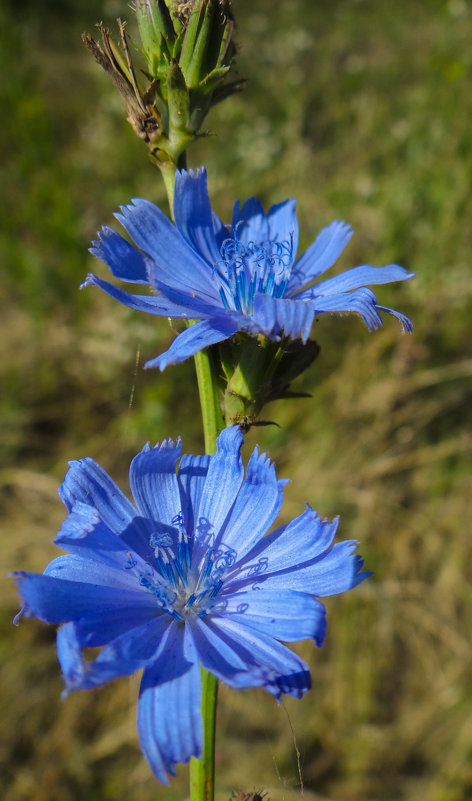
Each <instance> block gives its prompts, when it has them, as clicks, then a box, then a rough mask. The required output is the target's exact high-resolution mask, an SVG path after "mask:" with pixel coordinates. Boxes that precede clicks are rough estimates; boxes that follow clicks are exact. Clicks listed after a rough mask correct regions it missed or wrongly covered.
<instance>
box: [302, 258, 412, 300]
mask: <svg viewBox="0 0 472 801" xmlns="http://www.w3.org/2000/svg"><path fill="white" fill-rule="evenodd" d="M414 276H415V274H414V273H409V272H408V271H407V270H405V268H404V267H400V265H398V264H389V265H387V266H386V267H369V266H368V265H366V264H364V265H362V266H361V267H353V268H352V269H351V270H346V271H345V272H343V273H341V274H340V275H335V276H333V278H327V279H326V280H325V281H321V283H319V284H316V285H315V286H313V287H311V292H312V293H313V294H312V297H313V298H318V297H319V296H320V295H334V294H337V293H338V292H349V291H350V290H351V289H358V288H359V287H361V286H369V285H370V284H389V283H390V282H391V281H406V280H408V279H409V278H414ZM309 292H310V289H308V290H306V291H305V292H304V293H303V295H304V297H308V293H309ZM297 297H299V295H297Z"/></svg>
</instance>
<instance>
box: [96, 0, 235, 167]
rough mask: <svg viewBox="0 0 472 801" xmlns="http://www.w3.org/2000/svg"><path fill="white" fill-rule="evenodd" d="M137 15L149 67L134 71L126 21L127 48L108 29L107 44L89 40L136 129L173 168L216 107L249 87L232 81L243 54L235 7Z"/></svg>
mask: <svg viewBox="0 0 472 801" xmlns="http://www.w3.org/2000/svg"><path fill="white" fill-rule="evenodd" d="M132 8H133V11H134V13H135V15H136V21H137V25H138V30H139V35H140V39H141V48H140V53H141V56H142V58H143V59H144V65H143V67H140V66H139V65H138V66H136V67H135V65H134V61H135V58H134V57H133V58H132V57H131V54H130V51H129V47H128V42H127V37H126V34H125V26H124V24H123V23H122V22H121V20H118V25H119V30H120V40H121V41H120V43H119V44H115V42H113V40H112V39H111V36H110V33H109V31H108V30H106V28H104V27H103V25H99V26H98V28H99V30H100V33H101V36H102V44H101V45H100V44H98V43H97V42H95V41H94V40H93V39H92V38H91V37H90V36H87V35H86V34H84V36H83V39H84V42H85V44H86V45H87V47H88V48H89V50H91V52H92V53H93V55H94V56H95V58H96V60H97V61H98V63H99V64H100V65H101V66H102V67H103V69H104V70H105V71H106V72H107V74H108V75H109V76H110V78H111V79H112V81H113V83H114V84H115V86H116V87H117V89H118V91H119V92H120V94H121V96H122V98H123V100H124V102H125V105H126V108H127V111H128V120H129V122H130V123H131V125H132V126H133V129H134V130H135V132H136V133H137V135H138V136H139V137H140V138H141V139H143V140H144V141H145V142H146V144H147V146H148V148H149V151H150V153H151V156H152V158H153V159H154V160H155V162H156V163H157V164H158V166H160V167H161V166H163V165H165V168H166V169H167V168H168V166H169V163H170V164H174V166H177V165H179V164H181V163H182V154H183V153H184V152H185V150H186V148H187V147H188V145H189V144H190V142H191V141H192V140H194V139H195V138H196V137H197V136H198V135H199V132H200V129H201V126H202V123H203V121H204V119H205V116H206V115H207V113H208V111H209V110H210V108H211V107H212V106H213V105H215V103H217V102H219V101H220V100H222V99H223V98H224V97H228V96H229V95H231V94H233V93H234V92H236V91H239V90H240V89H241V88H242V82H237V81H236V82H234V81H233V82H232V83H228V82H227V81H226V78H227V75H228V73H229V71H230V68H231V63H232V59H233V57H234V53H235V48H234V46H233V45H232V41H231V37H232V31H233V20H232V16H231V10H230V2H229V0H134V4H133V6H132ZM200 135H201V134H200Z"/></svg>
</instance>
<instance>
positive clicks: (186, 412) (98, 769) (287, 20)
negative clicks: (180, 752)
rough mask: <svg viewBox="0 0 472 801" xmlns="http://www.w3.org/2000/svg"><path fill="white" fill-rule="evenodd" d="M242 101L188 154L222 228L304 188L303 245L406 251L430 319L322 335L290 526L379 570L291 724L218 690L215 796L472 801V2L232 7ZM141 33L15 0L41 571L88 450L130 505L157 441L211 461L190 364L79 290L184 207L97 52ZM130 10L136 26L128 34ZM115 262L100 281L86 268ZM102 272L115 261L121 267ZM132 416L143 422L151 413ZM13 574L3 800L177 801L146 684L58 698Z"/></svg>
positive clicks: (7, 287)
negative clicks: (172, 439) (322, 532)
mask: <svg viewBox="0 0 472 801" xmlns="http://www.w3.org/2000/svg"><path fill="white" fill-rule="evenodd" d="M235 7H236V12H237V15H238V37H239V41H240V44H241V47H240V53H239V58H238V65H239V72H240V74H241V75H242V76H245V77H248V78H249V83H248V87H247V89H246V91H245V92H244V93H243V94H241V95H240V96H237V97H236V98H233V99H232V100H231V101H229V102H228V103H227V104H226V105H225V104H223V105H221V106H220V107H218V108H217V109H215V111H214V113H213V116H212V117H211V118H210V120H209V126H210V128H211V132H212V135H211V136H210V137H208V138H207V139H205V140H202V141H201V142H200V143H198V144H197V145H196V146H195V147H194V150H193V152H191V154H190V160H191V163H192V164H193V165H194V166H196V165H198V164H199V163H201V162H204V163H205V164H206V165H207V167H208V170H209V176H210V190H211V194H212V197H213V199H214V204H215V206H216V208H217V209H218V211H219V212H220V213H221V214H222V216H223V217H225V218H226V219H228V218H229V215H230V210H231V206H232V203H233V200H234V199H235V198H236V197H241V198H245V197H246V196H248V195H249V194H255V195H258V196H260V197H262V198H263V200H264V202H265V203H266V204H270V203H272V202H278V201H280V200H283V199H285V198H286V197H288V196H290V195H292V194H293V195H296V196H297V198H298V209H299V215H300V222H301V234H302V245H303V246H305V245H307V244H308V243H309V242H310V241H311V240H312V239H313V237H314V235H315V234H316V232H317V231H318V230H319V229H320V228H321V227H322V226H323V225H325V224H327V223H328V222H330V221H331V220H332V219H334V218H341V219H346V220H348V221H349V222H351V224H352V225H353V226H354V228H355V231H356V236H355V238H354V240H353V241H352V242H351V244H350V245H349V247H348V249H347V251H346V253H345V254H344V255H343V257H342V259H341V260H340V264H339V269H341V268H342V267H348V266H352V265H354V264H357V263H363V262H364V261H369V262H370V263H374V264H385V263H388V262H390V261H397V262H399V263H401V264H404V265H405V266H406V267H408V268H409V269H412V270H414V271H415V272H416V273H417V278H416V279H415V280H414V281H413V282H409V283H408V284H405V285H403V286H400V285H399V286H393V287H382V288H381V289H380V290H379V295H380V297H381V302H382V303H384V304H386V305H393V306H395V307H396V308H399V309H401V310H403V311H406V312H408V313H410V315H411V316H412V317H413V319H414V321H415V332H414V334H413V336H412V337H403V336H402V335H401V333H400V330H399V327H398V326H397V325H396V323H395V321H393V320H390V319H387V320H386V324H385V327H384V328H383V329H382V331H380V332H376V333H375V334H371V335H369V334H368V333H367V332H366V330H365V328H364V327H363V325H362V324H361V323H360V322H359V321H358V320H356V319H353V318H328V317H324V318H321V320H320V322H319V323H318V325H317V328H316V332H315V333H316V337H317V339H318V341H319V343H320V345H321V347H322V353H321V356H320V358H319V360H318V362H317V363H315V365H314V366H313V368H312V369H311V370H310V372H309V373H308V374H307V375H306V376H304V377H303V379H301V381H300V382H299V388H300V389H302V390H304V391H307V392H310V393H312V395H313V397H312V399H309V400H302V401H298V402H296V403H289V402H281V403H279V404H278V405H274V406H273V407H272V408H269V409H268V410H267V413H266V417H267V418H268V419H274V420H276V421H277V422H278V423H279V424H280V428H275V427H268V428H266V429H262V428H257V429H253V430H252V431H251V432H250V433H249V435H248V449H249V448H252V447H253V445H254V444H255V442H260V443H261V444H262V445H263V446H264V447H267V448H268V449H269V450H270V453H271V456H272V457H273V458H275V459H276V461H277V465H278V471H279V474H280V475H285V476H290V477H291V478H292V483H291V484H290V485H289V487H288V488H287V491H286V504H285V507H284V510H283V514H284V516H285V517H286V518H288V517H289V516H291V515H295V514H298V513H299V512H300V510H301V508H302V504H303V502H304V501H309V502H310V503H311V504H312V505H314V506H315V507H316V508H318V509H319V510H320V511H321V512H322V513H323V514H324V515H335V514H338V513H339V514H341V535H342V536H343V537H344V538H351V537H354V538H358V539H359V540H360V542H361V552H362V553H363V555H365V557H366V560H367V564H368V567H369V568H370V569H372V570H374V577H373V578H371V579H370V580H369V582H367V583H366V584H364V585H362V586H361V587H360V588H359V589H358V590H356V591H355V592H354V593H351V594H350V595H347V596H345V597H340V598H335V599H330V600H329V603H328V607H329V627H328V638H327V642H326V645H325V646H324V648H323V649H322V650H321V651H319V652H317V653H314V649H313V648H312V647H311V646H309V645H308V644H302V645H301V646H300V649H301V651H302V652H303V654H304V656H305V658H306V659H307V660H308V661H309V663H310V665H311V666H312V670H313V683H314V687H313V690H312V691H311V693H310V694H309V695H308V696H307V697H306V698H305V699H304V700H303V701H301V702H291V701H286V702H284V706H283V707H277V706H276V704H275V703H274V701H273V699H271V698H269V697H267V696H266V695H265V694H264V693H263V692H262V691H260V692H259V691H250V692H249V691H248V692H241V693H234V692H232V691H230V690H227V689H225V688H223V690H222V693H221V699H222V700H221V704H220V711H219V731H218V736H219V748H218V757H217V758H218V763H219V764H218V798H219V799H224V798H227V797H228V796H229V795H230V792H231V789H232V788H242V789H245V790H250V789H251V788H252V787H253V786H257V787H259V786H262V785H263V786H264V787H265V788H266V789H268V790H269V791H270V794H271V796H272V798H273V799H274V801H277V799H287V801H290V799H292V798H295V797H298V796H300V794H301V790H300V781H299V774H298V769H297V759H296V753H297V749H299V752H300V760H301V767H302V774H303V781H304V793H305V796H306V798H307V799H308V801H310V799H313V801H316V799H336V801H366V800H367V799H378V800H379V801H402V800H403V799H405V801H406V800H407V799H408V801H409V799H416V798H422V799H424V801H467V800H468V799H470V798H472V767H471V766H472V723H471V721H472V678H471V669H470V665H471V651H472V646H471V633H472V632H471V628H472V623H471V614H470V610H471V600H472V598H471V594H472V591H471V584H470V578H471V576H470V571H471V569H470V565H471V563H472V561H471V556H472V554H471V550H472V547H471V542H470V535H469V529H470V525H469V526H468V522H469V521H470V500H469V499H470V446H471V434H470V428H469V429H468V428H467V423H468V420H469V417H470V402H471V394H472V393H471V381H470V379H471V374H472V357H471V354H470V319H471V291H470V290H471V277H470V276H471V272H470V249H471V239H472V235H471V229H470V219H471V205H472V204H471V193H470V186H471V169H472V168H471V165H472V129H471V126H470V122H469V120H470V119H471V117H472V94H471V92H470V77H471V61H472V55H471V50H470V46H469V42H470V39H471V35H472V9H471V6H470V4H469V3H468V2H464V1H463V0H451V1H450V2H439V0H431V2H424V1H422V2H420V0H410V2H406V0H402V2H398V3H396V4H391V3H389V2H387V1H386V0H377V2H374V0H363V1H362V0H357V2H354V1H352V2H351V1H349V0H335V1H332V2H331V3H330V4H329V6H328V4H325V3H322V2H315V3H313V2H310V0H291V2H287V3H285V4H281V5H280V6H277V5H276V4H274V3H273V2H269V0H257V2H250V0H239V2H237V3H236V4H235ZM118 14H122V15H123V16H126V15H127V14H128V10H127V8H126V4H125V3H120V2H118V1H116V2H114V0H108V2H104V3H101V2H98V0H81V2H78V0H67V2H64V1H63V2H52V1H51V0H48V2H42V3H41V4H40V6H39V5H37V4H35V3H33V2H25V3H22V4H21V8H20V7H19V6H17V5H16V4H14V3H13V2H10V3H9V2H4V3H3V4H2V5H1V6H0V37H1V40H0V65H1V68H2V74H3V76H4V80H3V81H2V82H1V83H0V98H1V102H2V108H3V109H4V114H3V124H2V127H1V128H0V142H1V148H2V157H3V158H2V168H1V172H0V188H1V192H2V199H3V203H4V212H3V214H2V215H0V264H1V265H2V267H1V269H2V280H1V283H0V300H1V305H2V325H3V329H4V330H3V331H2V336H1V337H0V357H1V358H0V375H1V383H2V385H3V386H4V388H5V391H4V392H3V394H2V396H1V400H0V404H1V408H0V427H1V431H0V437H1V439H0V441H1V443H2V453H1V462H0V476H1V490H0V492H1V495H0V497H1V501H2V508H3V517H2V519H1V521H0V534H1V537H0V548H1V551H2V557H3V559H2V563H3V564H4V565H5V572H6V571H7V570H11V569H18V568H23V569H30V570H37V571H40V570H42V569H43V567H44V565H45V564H46V562H47V561H48V560H49V559H50V558H51V557H52V556H53V554H54V551H55V549H54V547H53V546H52V544H51V540H52V538H53V535H54V533H55V531H56V530H57V527H58V525H59V524H60V521H61V519H62V517H63V510H62V507H61V505H60V503H59V502H58V500H57V496H56V488H57V485H58V483H59V482H60V480H61V478H62V476H63V475H64V472H65V469H66V462H67V460H68V459H71V458H79V457H81V456H85V455H90V456H93V457H95V458H96V459H97V460H98V461H100V463H101V464H103V466H104V467H106V468H107V469H109V470H110V471H111V472H112V473H113V475H114V477H115V478H116V479H117V480H120V481H121V482H122V485H123V486H124V487H126V470H127V464H128V463H129V459H130V457H131V456H132V455H133V454H134V453H135V452H136V451H137V449H138V448H140V447H141V446H142V444H143V442H144V441H146V440H147V439H151V440H159V439H162V438H164V437H166V436H169V435H172V436H176V435H178V434H182V436H183V440H184V448H185V450H186V451H187V452H198V451H199V450H201V449H202V442H201V434H200V431H199V427H198V401H197V398H196V393H195V385H194V379H193V367H192V364H191V363H188V364H184V365H181V366H178V367H175V368H170V369H168V370H167V371H166V373H165V374H164V375H160V374H157V373H152V372H144V371H142V370H141V365H142V363H143V362H144V361H145V359H147V358H150V357H151V356H154V355H155V354H156V353H157V352H158V350H162V349H164V347H165V343H167V342H169V341H170V339H171V338H172V332H171V330H170V329H169V327H168V325H167V323H165V322H163V321H160V322H159V321H157V322H156V321H153V320H151V319H147V318H144V316H143V317H141V316H136V315H135V314H134V313H133V312H131V311H128V310H127V309H124V308H121V307H119V306H118V305H114V304H113V303H112V302H111V301H110V300H109V299H108V298H106V297H103V296H102V295H101V294H100V293H98V292H94V291H92V290H90V291H87V292H81V293H79V292H77V286H78V284H79V283H80V282H81V280H82V279H83V277H84V275H85V273H86V272H87V270H88V269H90V268H91V267H92V264H93V262H92V259H91V257H88V256H87V247H88V243H89V241H90V239H91V238H92V237H93V236H94V234H95V231H96V230H97V228H98V227H99V226H100V225H101V224H103V223H105V222H108V223H110V222H111V220H112V217H111V213H112V211H113V210H114V209H115V208H117V207H118V205H119V204H120V203H123V202H126V201H127V200H128V199H129V198H130V197H131V196H133V195H144V196H147V197H150V198H151V199H153V200H154V201H156V202H158V203H160V204H164V193H163V190H162V187H161V185H160V183H159V181H160V179H159V175H158V174H157V171H154V169H153V167H152V166H151V165H150V164H149V163H148V162H147V159H146V154H145V152H144V150H143V148H142V147H141V144H140V143H139V142H138V141H135V139H134V137H133V135H132V132H131V129H130V128H129V126H128V124H127V123H126V122H125V121H124V115H123V110H122V108H121V104H120V100H119V99H118V98H117V97H115V95H114V93H113V90H112V88H111V87H110V86H109V85H108V84H107V82H106V79H105V78H104V77H103V76H101V75H100V73H99V71H98V68H95V65H94V64H93V63H92V62H91V60H89V58H88V55H87V53H85V52H84V51H83V50H82V48H81V45H80V33H81V32H82V30H84V29H88V30H91V29H92V26H93V23H94V22H95V21H96V20H98V19H104V20H105V21H106V22H108V23H109V24H112V20H113V18H114V16H116V15H118ZM128 16H129V15H128ZM93 268H94V269H100V268H99V266H98V264H96V263H94V264H93ZM102 274H103V275H105V269H104V271H103V273H102ZM130 399H132V403H131V405H130ZM11 584H12V583H11V581H10V582H7V581H6V580H5V581H3V580H2V605H1V610H0V615H1V631H2V638H1V641H0V651H1V679H0V680H1V684H0V686H1V688H2V696H3V700H2V717H3V720H2V723H3V725H2V731H1V734H0V771H1V775H0V784H1V786H2V787H3V796H2V797H3V798H4V799H5V801H26V799H28V801H29V800H30V799H32V798H34V801H56V799H57V801H59V799H61V801H75V800H76V799H84V798H86V799H87V801H95V799H97V801H98V799H100V800H101V801H105V800H106V799H119V800H120V801H121V799H124V798H132V799H133V801H148V799H151V798H156V797H158V798H162V799H163V800H164V801H173V799H177V798H181V797H185V795H186V793H187V790H186V768H182V769H180V770H179V772H178V777H177V779H176V780H175V781H173V782H172V784H171V786H170V788H159V787H157V788H156V785H155V783H154V780H153V779H152V777H151V776H150V773H149V770H148V768H147V766H146V764H145V762H144V760H143V758H142V756H141V755H140V752H139V749H138V747H137V742H136V734H135V723H134V714H135V699H136V695H137V688H138V684H137V681H136V679H133V680H131V682H130V681H128V680H123V681H121V682H116V683H115V684H113V685H110V686H109V687H105V688H103V689H100V690H97V691H94V692H91V693H84V694H76V695H75V696H74V695H73V696H71V697H70V698H68V699H67V701H65V702H63V701H61V700H60V692H61V689H62V684H61V679H60V676H59V670H58V667H57V664H56V659H55V652H54V646H53V641H54V633H53V631H52V629H51V630H50V629H49V628H47V627H45V626H42V625H41V624H39V623H36V622H35V621H27V622H23V623H22V624H21V625H20V627H19V628H18V629H14V628H12V627H11V619H12V617H13V615H14V614H15V612H16V610H17V600H16V596H15V592H14V588H13V587H12V586H11Z"/></svg>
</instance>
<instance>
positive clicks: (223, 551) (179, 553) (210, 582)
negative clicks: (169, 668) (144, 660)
mask: <svg viewBox="0 0 472 801" xmlns="http://www.w3.org/2000/svg"><path fill="white" fill-rule="evenodd" d="M169 530H170V531H172V529H171V527H169ZM149 544H150V545H151V547H152V548H153V550H154V560H153V564H152V565H151V564H148V563H144V562H143V563H140V564H138V562H137V561H136V560H135V559H132V557H131V555H129V559H130V564H129V567H130V568H132V569H133V572H134V573H135V574H136V576H137V578H138V580H139V583H140V585H141V586H142V587H144V588H145V589H146V590H148V592H150V593H152V595H154V597H155V598H156V601H157V603H158V605H159V607H160V608H161V609H162V610H163V611H165V612H167V613H168V614H169V615H172V617H174V618H175V619H176V620H185V619H186V618H188V617H192V616H198V617H205V615H207V614H209V612H210V611H211V610H213V609H215V607H216V605H217V604H218V603H219V602H217V601H215V598H216V596H217V595H218V593H219V591H220V589H221V587H222V586H223V579H224V574H225V573H226V572H227V570H228V569H229V568H230V567H232V566H233V565H234V563H235V561H236V556H237V555H236V552H235V551H234V550H232V549H231V548H226V547H225V546H221V547H219V548H217V549H215V548H214V547H212V546H211V545H210V544H207V543H205V542H203V541H202V540H197V542H195V541H194V538H193V537H188V536H187V534H186V533H185V531H184V528H183V525H182V526H181V527H180V528H179V529H176V528H175V529H174V530H173V533H167V532H166V533H156V534H152V535H151V537H150V540H149Z"/></svg>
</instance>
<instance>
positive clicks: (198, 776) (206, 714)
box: [190, 668, 218, 801]
mask: <svg viewBox="0 0 472 801" xmlns="http://www.w3.org/2000/svg"><path fill="white" fill-rule="evenodd" d="M200 673H201V681H202V718H203V752H202V758H201V759H196V758H195V757H192V759H191V760H190V801H213V799H214V797H215V723H216V701H217V695H218V679H217V678H216V676H214V675H213V673H209V672H208V670H205V669H204V668H201V669H200Z"/></svg>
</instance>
